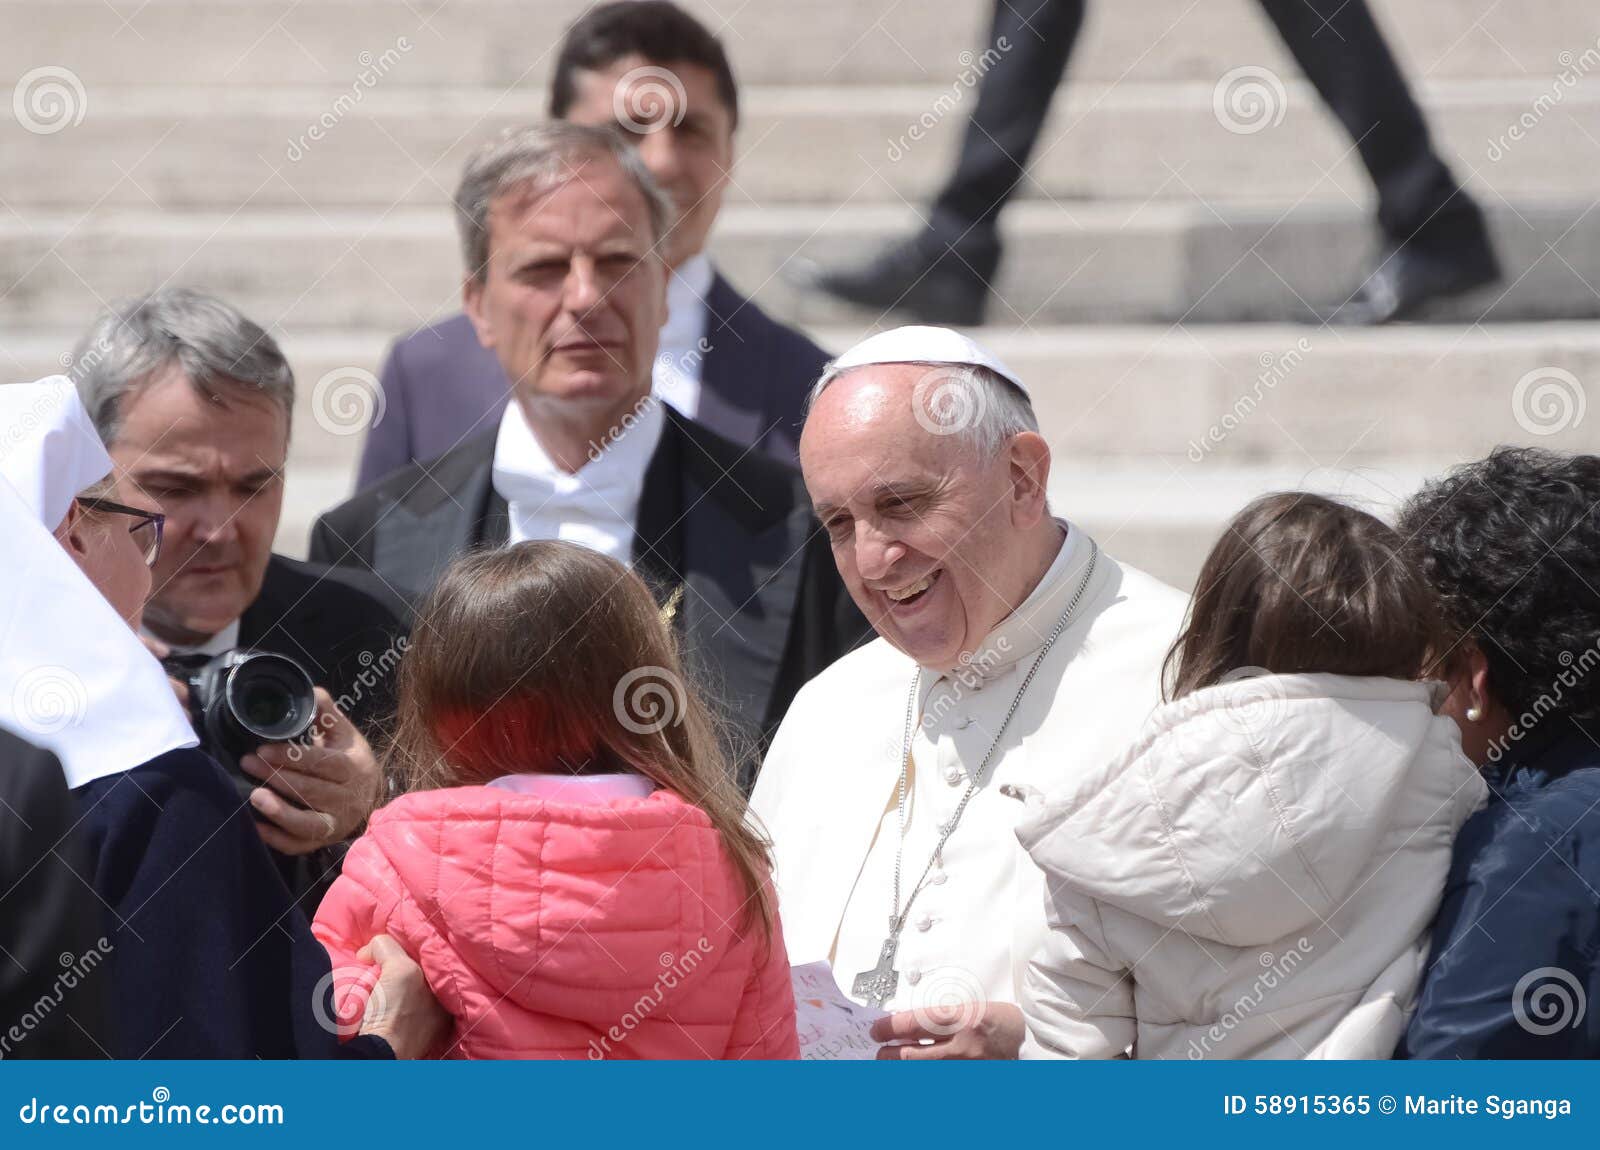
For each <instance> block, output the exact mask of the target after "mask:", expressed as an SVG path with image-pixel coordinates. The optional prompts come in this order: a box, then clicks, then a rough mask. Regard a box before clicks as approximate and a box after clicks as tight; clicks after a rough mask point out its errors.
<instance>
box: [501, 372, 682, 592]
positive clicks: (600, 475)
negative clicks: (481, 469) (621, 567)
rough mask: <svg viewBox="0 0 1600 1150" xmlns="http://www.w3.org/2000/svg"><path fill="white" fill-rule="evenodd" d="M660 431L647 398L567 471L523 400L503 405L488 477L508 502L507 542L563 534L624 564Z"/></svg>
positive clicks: (659, 418)
mask: <svg viewBox="0 0 1600 1150" xmlns="http://www.w3.org/2000/svg"><path fill="white" fill-rule="evenodd" d="M665 428H666V413H665V412H664V411H663V410H662V407H661V402H660V401H659V400H658V399H657V398H656V397H655V396H654V395H653V394H652V395H647V396H646V397H645V398H644V399H643V400H642V401H640V403H639V404H638V405H637V406H636V407H635V408H634V409H633V410H632V411H629V412H628V413H626V414H625V415H624V416H623V417H622V419H621V421H620V424H619V426H618V427H617V428H615V429H613V434H612V435H611V437H610V439H609V442H608V443H607V444H606V446H604V447H602V446H600V445H599V444H592V445H591V446H590V449H589V462H587V463H585V464H584V465H583V466H582V467H581V468H579V469H578V471H577V473H576V474H572V473H569V472H566V471H563V470H562V469H561V468H560V467H558V466H557V465H556V463H555V461H554V460H552V459H551V458H550V455H549V453H548V452H546V451H545V449H544V446H543V445H542V444H541V443H540V442H539V438H538V436H537V435H535V434H534V431H533V428H532V427H531V426H530V425H529V423H528V419H527V416H526V414H525V413H524V412H523V409H522V405H521V404H520V403H516V402H513V403H511V404H509V405H508V406H507V407H506V411H505V414H504V415H503V416H502V417H501V419H500V434H499V438H498V439H496V441H495V448H494V465H493V469H492V481H493V483H494V489H495V490H496V491H497V492H499V493H500V496H501V497H502V498H503V499H504V500H505V501H506V504H507V508H508V511H509V517H510V520H511V542H513V543H520V542H521V541H523V540H524V539H566V540H569V541H571V542H574V543H582V544H584V545H585V546H588V547H592V548H594V549H595V550H596V551H600V552H602V553H604V554H607V555H610V556H611V557H612V558H613V559H618V560H620V561H621V562H624V563H626V562H628V561H629V559H630V558H631V556H632V549H633V529H634V525H635V523H636V522H637V519H638V513H639V498H640V496H641V494H642V493H643V491H644V476H645V471H646V469H647V468H648V467H649V465H650V459H651V457H652V456H654V455H655V452H656V447H657V445H659V444H660V442H661V433H662V431H663V430H664V429H665Z"/></svg>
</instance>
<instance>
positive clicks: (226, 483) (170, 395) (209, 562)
mask: <svg viewBox="0 0 1600 1150" xmlns="http://www.w3.org/2000/svg"><path fill="white" fill-rule="evenodd" d="M119 414H120V416H121V428H120V430H119V431H118V433H117V440H116V442H115V443H113V444H112V445H111V447H110V451H111V458H112V459H113V460H114V461H115V462H116V464H117V466H118V467H119V468H120V469H121V470H122V471H123V472H124V473H125V474H126V478H127V480H128V481H130V482H131V483H133V484H135V485H137V487H138V489H139V490H140V491H142V492H143V493H144V495H145V496H147V497H148V499H150V500H154V501H155V502H156V503H157V504H159V505H160V507H161V510H162V511H164V512H166V516H167V522H166V528H165V533H164V536H163V542H162V548H161V558H160V560H159V561H158V562H157V563H156V568H155V571H154V573H153V574H154V587H153V589H152V594H151V598H150V601H149V603H148V604H147V605H146V606H145V612H144V621H145V624H146V625H147V626H148V627H149V628H150V629H151V630H152V631H154V632H155V633H156V634H157V635H159V636H160V637H161V638H163V639H165V640H167V641H168V642H175V643H199V642H203V641H205V640H206V639H209V638H210V637H211V636H213V635H215V634H216V633H217V632H219V631H221V630H222V629H223V628H224V627H226V626H227V625H228V624H230V623H232V622H233V621H234V620H235V619H237V618H239V616H240V615H242V614H243V613H244V611H245V608H247V607H248V606H250V604H251V603H253V602H255V598H256V596H257V595H258V594H260V592H261V580H262V578H263V577H264V576H265V574H266V570H267V560H268V559H269V558H270V557H271V554H272V538H273V536H274V535H275V534H277V530H278V516H279V514H280V512H281V511H282V509H283V466H284V461H285V459H286V457H287V455H288V451H289V420H288V416H287V415H286V414H285V413H284V411H283V409H282V408H280V407H279V406H278V405H277V404H276V403H274V402H273V401H272V400H270V399H266V398H264V397H260V396H257V395H252V394H251V393H249V392H247V391H245V390H243V389H242V388H233V387H226V388H224V389H223V390H222V391H221V392H219V395H218V398H216V399H208V398H207V397H206V396H205V395H203V394H201V392H200V391H199V390H197V389H196V388H195V387H194V386H193V385H192V384H191V383H190V382H189V379H188V377H187V376H186V375H185V374H184V373H183V370H182V369H181V368H179V367H177V366H176V365H173V366H172V367H171V368H169V369H168V370H167V371H166V372H165V373H164V374H162V375H160V376H158V377H157V378H155V379H153V380H152V381H151V382H149V383H147V384H145V385H144V386H143V387H141V388H138V389H136V390H134V391H133V392H131V393H129V394H128V395H127V396H125V397H124V398H123V400H122V408H121V411H120V412H119ZM127 501H128V502H134V501H133V500H127ZM141 505H142V504H141Z"/></svg>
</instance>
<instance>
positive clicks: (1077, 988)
mask: <svg viewBox="0 0 1600 1150" xmlns="http://www.w3.org/2000/svg"><path fill="white" fill-rule="evenodd" d="M1434 698H1435V695H1434V687H1432V686H1430V685H1429V684H1425V683H1408V682H1401V681H1398V680H1393V679H1374V678H1347V677H1341V676H1335V675H1263V676H1260V677H1256V678H1250V679H1243V680H1236V681H1234V682H1231V683H1225V684H1222V685H1220V686H1217V687H1211V688H1208V689H1206V690H1203V691H1196V692H1195V693H1193V694H1191V695H1189V696H1187V697H1185V698H1183V699H1180V700H1178V701H1177V702H1175V703H1171V704H1168V705H1166V706H1163V707H1162V708H1160V709H1159V710H1157V711H1156V712H1155V713H1154V714H1152V715H1151V717H1150V719H1149V721H1148V722H1147V724H1146V725H1145V727H1144V728H1143V730H1142V731H1141V733H1140V737H1139V741H1138V742H1137V743H1136V744H1135V745H1134V746H1133V747H1132V748H1131V749H1129V750H1128V751H1127V752H1126V753H1125V754H1124V755H1122V756H1121V757H1120V758H1118V759H1117V760H1116V761H1114V762H1112V763H1109V764H1107V765H1105V766H1103V767H1101V768H1100V769H1098V770H1094V771H1089V772H1086V773H1085V774H1084V775H1083V777H1082V778H1081V780H1080V781H1079V782H1078V783H1077V784H1076V785H1074V786H1071V787H1069V788H1067V789H1066V790H1065V791H1063V792H1060V793H1058V794H1055V795H1052V796H1050V797H1049V799H1048V800H1047V801H1046V802H1045V804H1044V805H1043V807H1042V808H1041V810H1040V811H1039V813H1037V814H1035V815H1033V816H1031V817H1030V818H1028V819H1027V820H1026V821H1024V822H1023V823H1022V824H1021V825H1020V826H1019V827H1018V830H1017V835H1018V838H1020V839H1021V841H1022V845H1023V846H1024V847H1025V848H1026V849H1027V850H1028V851H1029V853H1030V854H1032V856H1033V858H1034V860H1035V861H1036V862H1037V863H1038V864H1039V865H1040V866H1041V867H1043V868H1044V871H1045V875H1046V878H1047V880H1048V884H1047V886H1048V889H1047V894H1046V910H1047V914H1048V916H1049V920H1050V925H1051V928H1052V929H1051V932H1050V935H1049V937H1048V939H1047V940H1046V942H1045V945H1044V947H1043V949H1042V950H1040V952H1039V953H1038V954H1037V955H1036V956H1035V957H1034V959H1033V960H1032V962H1031V963H1030V965H1029V969H1028V973H1027V976H1026V979H1025V982H1024V986H1023V993H1022V1003H1023V1010H1024V1012H1025V1014H1026V1015H1027V1021H1028V1031H1029V1035H1028V1040H1027V1042H1026V1044H1025V1046H1024V1050H1023V1055H1024V1057H1029V1056H1032V1057H1052V1056H1055V1057H1061V1056H1064V1057H1075V1058H1117V1057H1123V1056H1125V1055H1129V1054H1131V1055H1132V1056H1133V1057H1137V1058H1206V1057H1210V1058H1305V1057H1317V1058H1387V1057H1389V1056H1390V1053H1391V1052H1392V1051H1393V1049H1394V1046H1395V1043H1396V1042H1397V1041H1398V1039H1399V1037H1400V1032H1401V1030H1402V1029H1403V1027H1404V1025H1405V1021H1406V1018H1407V1016H1408V1015H1409V1013H1410V1011H1411V1009H1412V1006H1413V1002H1414V998H1415V994H1416V990H1417V983H1418V980H1419V978H1420V976H1421V972H1422V966H1423V962H1424V960H1425V959H1426V957H1427V946H1428V942H1427V937H1428V925H1429V922H1430V920H1431V919H1432V918H1433V916H1434V912H1435V911H1436V910H1437V908H1438V905H1439V897H1440V891H1441V888H1442V887H1443V884H1444V878H1445V872H1446V870H1447V869H1448V867H1449V864H1450V845H1451V841H1452V840H1453V839H1454V837H1455V833H1456V831H1457V830H1458V829H1459V828H1460V826H1461V824H1462V823H1463V822H1464V821H1465V820H1466V818H1467V816H1468V815H1469V814H1471V813H1472V811H1473V810H1474V809H1475V808H1476V807H1477V806H1478V805H1479V804H1480V803H1481V801H1482V799H1483V796H1484V791H1485V787H1484V783H1483V781H1482V779H1481V778H1480V777H1479V775H1478V773H1477V771H1476V770H1474V768H1473V766H1472V763H1471V762H1470V761H1469V760H1468V759H1467V758H1466V757H1465V755H1463V754H1462V751H1461V740H1460V733H1459V732H1458V730H1457V729H1456V726H1455V723H1454V722H1453V721H1452V720H1451V719H1449V718H1448V717H1445V716H1441V715H1437V714H1435V713H1434V707H1433V700H1434Z"/></svg>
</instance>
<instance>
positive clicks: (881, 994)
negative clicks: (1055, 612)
mask: <svg viewBox="0 0 1600 1150" xmlns="http://www.w3.org/2000/svg"><path fill="white" fill-rule="evenodd" d="M1099 557H1100V548H1099V546H1098V545H1097V544H1096V543H1095V541H1094V540H1093V539H1091V540H1089V562H1088V564H1087V565H1086V566H1085V567H1084V569H1083V578H1082V579H1080V580H1079V581H1078V588H1077V590H1076V591H1074V592H1073V593H1072V598H1071V599H1070V600H1068V602H1067V607H1066V610H1064V611H1062V612H1061V618H1060V619H1059V620H1057V622H1056V625H1055V629H1054V630H1053V631H1051V632H1050V635H1049V637H1048V638H1047V639H1045V641H1044V646H1042V647H1040V648H1039V653H1038V654H1037V655H1035V656H1034V659H1033V665H1032V666H1031V667H1029V668H1028V673H1027V675H1025V676H1024V677H1023V680H1022V685H1021V686H1020V687H1018V688H1017V693H1016V695H1015V696H1014V697H1013V698H1012V700H1011V706H1010V707H1008V708H1007V709H1006V717H1005V718H1004V719H1002V720H1001V721H1000V729H999V730H997V731H996V732H995V733H994V740H993V741H992V742H991V743H990V744H989V749H988V751H986V752H985V753H984V756H983V761H982V762H980V763H979V764H978V769H977V770H975V771H973V772H972V776H971V777H970V778H969V779H968V780H967V789H966V791H965V792H963V793H962V795H961V801H960V802H958V803H957V804H956V813H955V814H953V815H951V816H950V820H949V821H948V822H945V823H942V824H940V826H939V841H938V842H937V843H935V844H934V848H933V853H932V854H931V855H929V856H928V862H927V865H926V866H924V867H923V868H922V874H921V876H920V877H918V879H917V883H916V885H915V886H914V887H912V888H911V895H910V897H909V898H907V899H906V905H905V907H904V908H901V906H900V868H901V864H902V863H903V862H904V860H905V852H906V785H907V781H908V778H909V776H910V773H911V724H912V716H913V715H914V714H915V712H916V707H917V695H918V694H919V693H920V691H919V688H920V687H921V686H922V668H921V667H918V668H917V669H916V670H915V671H913V672H912V674H911V692H910V694H909V695H908V696H907V697H906V725H905V733H904V735H903V736H902V738H901V745H900V784H899V802H898V812H899V817H900V841H899V843H898V844H897V845H896V847H895V852H894V901H893V902H892V903H890V905H889V937H888V938H886V939H884V942H883V949H882V951H880V952H879V954H878V965H877V966H875V967H873V968H872V969H871V970H863V971H862V972H861V973H860V974H858V975H856V978H855V982H854V983H852V984H851V987H850V993H852V994H854V995H856V996H857V997H859V998H865V999H866V1000H867V1001H868V1002H869V1003H870V1004H871V1005H873V1006H875V1007H877V1008H878V1009H880V1010H881V1009H882V1008H883V1005H884V1003H886V1002H888V1001H889V999H891V998H893V997H894V992H895V989H896V988H897V987H898V986H899V984H900V972H899V971H898V970H895V969H894V955H895V951H897V950H899V949H900V932H901V931H903V930H904V929H905V925H906V920H907V919H908V918H909V917H910V916H911V905H912V904H913V903H915V902H916V901H917V896H918V895H919V894H921V893H922V888H923V887H924V886H925V885H927V881H928V875H929V873H930V872H931V871H932V870H933V864H934V863H936V862H938V861H939V858H940V856H941V855H942V854H943V853H944V844H945V843H946V842H947V841H949V838H950V836H951V835H953V834H954V833H955V830H956V826H957V825H958V824H959V823H960V822H961V816H962V815H963V814H965V813H966V809H967V804H968V803H969V802H971V801H972V796H973V795H975V794H977V793H978V788H980V787H981V786H982V785H983V780H984V778H985V775H986V773H987V772H988V769H989V762H990V760H992V759H993V758H994V755H995V752H996V751H997V750H999V749H1000V740H1001V739H1003V738H1005V734H1006V728H1007V727H1009V726H1010V725H1011V717H1012V716H1013V715H1015V714H1016V713H1017V707H1019V706H1020V705H1021V704H1022V696H1023V695H1024V694H1026V693H1027V690H1028V685H1029V684H1030V683H1032V682H1033V677H1034V676H1035V675H1036V674H1038V673H1039V667H1040V665H1041V664H1043V663H1044V657H1045V656H1046V655H1048V654H1049V653H1050V648H1051V647H1053V646H1055V642H1056V640H1057V639H1059V638H1061V633H1062V632H1063V631H1065V630H1066V629H1067V624H1068V623H1070V622H1071V621H1072V614H1073V612H1074V611H1075V610H1077V607H1078V601H1079V600H1080V599H1082V598H1083V593H1084V592H1085V591H1087V590H1088V588H1089V580H1090V579H1091V578H1092V577H1093V576H1094V568H1095V560H1096V559H1098V558H1099Z"/></svg>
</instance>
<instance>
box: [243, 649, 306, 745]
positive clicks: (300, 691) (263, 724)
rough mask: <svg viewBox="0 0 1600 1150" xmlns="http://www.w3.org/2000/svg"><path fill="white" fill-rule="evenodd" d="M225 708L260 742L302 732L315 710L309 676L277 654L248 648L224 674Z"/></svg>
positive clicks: (293, 735)
mask: <svg viewBox="0 0 1600 1150" xmlns="http://www.w3.org/2000/svg"><path fill="white" fill-rule="evenodd" d="M227 701H228V708H229V710H230V711H231V712H232V717H233V719H234V721H235V722H237V723H238V724H239V725H240V726H241V727H243V728H244V729H245V730H246V731H247V732H249V733H250V734H251V735H253V736H254V737H255V738H256V739H258V740H259V741H261V742H283V741H285V740H287V739H293V738H297V737H299V736H300V735H303V734H304V733H305V732H306V730H307V729H308V728H309V727H310V725H311V719H312V715H313V713H314V712H315V710H316V698H315V696H314V695H313V694H312V685H311V679H310V677H309V676H308V675H307V674H306V673H305V672H304V671H303V670H301V669H300V667H299V665H298V664H296V663H294V662H293V661H291V660H289V659H286V658H284V657H283V656H281V655H272V654H267V653H265V652H259V651H258V652H252V653H251V654H250V655H248V656H247V657H246V658H244V659H242V660H241V661H240V662H239V663H238V664H237V665H236V666H234V668H233V669H232V670H231V671H230V672H229V674H228V685H227Z"/></svg>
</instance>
